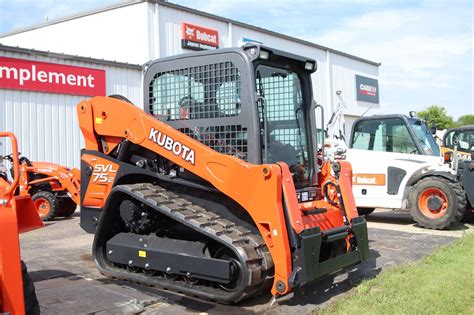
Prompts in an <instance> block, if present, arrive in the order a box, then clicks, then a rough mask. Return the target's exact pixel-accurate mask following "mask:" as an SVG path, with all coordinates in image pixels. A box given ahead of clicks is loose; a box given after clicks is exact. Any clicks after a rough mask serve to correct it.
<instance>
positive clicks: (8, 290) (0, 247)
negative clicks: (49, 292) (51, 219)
mask: <svg viewBox="0 0 474 315" xmlns="http://www.w3.org/2000/svg"><path fill="white" fill-rule="evenodd" d="M6 138H9V139H10V143H11V147H12V155H11V156H12V158H11V161H12V164H13V180H12V181H9V180H8V177H7V174H6V172H5V168H4V167H3V166H2V162H3V156H0V313H1V314H3V313H7V314H12V315H16V314H18V315H21V314H25V313H26V314H39V312H40V308H39V304H38V300H37V299H36V294H35V288H34V285H33V282H32V280H31V278H30V277H29V275H28V272H27V269H26V265H25V264H24V262H23V261H21V258H20V240H19V234H20V233H24V232H28V231H31V230H34V229H37V228H41V227H43V222H42V221H41V219H40V218H39V216H38V213H37V212H36V209H35V208H34V205H33V201H32V200H31V197H30V195H27V194H24V195H18V194H15V191H16V190H17V188H18V182H19V178H20V175H19V174H20V171H19V168H20V163H19V159H18V146H17V140H16V138H15V136H14V135H13V134H12V133H9V132H0V141H3V140H5V139H6Z"/></svg>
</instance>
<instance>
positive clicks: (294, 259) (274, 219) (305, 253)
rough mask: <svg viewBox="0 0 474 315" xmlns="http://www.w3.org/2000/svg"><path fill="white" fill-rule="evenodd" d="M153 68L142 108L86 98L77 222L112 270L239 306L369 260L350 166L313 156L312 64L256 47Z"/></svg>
mask: <svg viewBox="0 0 474 315" xmlns="http://www.w3.org/2000/svg"><path fill="white" fill-rule="evenodd" d="M145 67H146V73H145V76H144V92H145V95H144V107H145V111H143V110H141V109H139V108H137V107H136V106H134V105H132V104H131V103H130V102H128V101H127V100H126V99H125V98H124V97H118V96H114V97H94V98H92V99H90V100H88V101H84V102H81V103H79V104H78V105H77V112H78V116H79V123H80V127H81V130H82V133H83V135H84V138H85V149H84V150H82V154H81V226H82V227H83V229H85V230H86V231H88V232H91V233H95V238H94V244H93V257H94V259H95V262H96V264H97V266H98V268H99V270H100V271H101V272H102V273H103V274H105V275H107V276H110V277H114V278H119V279H124V280H129V281H132V282H138V283H142V284H144V285H149V286H156V287H159V288H165V289H169V290H173V291H176V292H180V293H184V294H187V295H191V296H195V297H199V298H201V299H205V300H211V301H216V302H219V303H237V302H239V301H242V300H244V299H246V298H249V297H251V296H254V295H256V294H259V293H262V292H266V291H268V290H271V292H272V294H273V296H274V299H275V298H277V297H279V296H283V295H286V294H288V293H290V292H291V291H293V289H294V288H295V287H298V286H303V285H305V284H308V283H311V282H314V281H315V280H318V279H320V278H322V277H324V276H326V275H328V274H330V273H333V272H336V271H339V270H341V269H343V268H345V267H349V266H353V265H356V264H358V263H360V262H361V261H364V260H366V259H367V258H368V255H369V250H368V239H367V225H366V222H365V220H364V218H363V217H359V216H358V213H357V209H356V206H355V203H354V198H353V195H352V190H351V180H352V178H351V177H352V173H351V166H350V164H349V163H348V162H346V161H337V162H333V163H331V162H328V161H325V162H323V163H322V165H319V164H318V162H317V160H316V156H317V148H318V144H317V140H316V137H315V136H314V135H313V133H312V132H311V131H312V130H314V129H315V124H316V116H315V109H316V107H317V105H316V104H315V102H314V101H313V94H312V83H311V73H313V72H314V71H315V70H316V62H315V61H314V60H311V59H308V58H304V57H300V56H296V55H293V54H290V53H286V52H282V51H279V50H275V49H271V48H268V47H264V46H259V45H247V46H244V47H242V48H228V49H219V50H213V51H205V52H197V53H192V54H184V55H179V56H173V57H168V58H163V59H159V60H156V61H153V62H150V63H149V64H147V65H146V66H145Z"/></svg>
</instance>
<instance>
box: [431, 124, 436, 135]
mask: <svg viewBox="0 0 474 315" xmlns="http://www.w3.org/2000/svg"><path fill="white" fill-rule="evenodd" d="M430 131H431V134H432V135H435V134H436V124H435V123H434V122H432V123H431V128H430Z"/></svg>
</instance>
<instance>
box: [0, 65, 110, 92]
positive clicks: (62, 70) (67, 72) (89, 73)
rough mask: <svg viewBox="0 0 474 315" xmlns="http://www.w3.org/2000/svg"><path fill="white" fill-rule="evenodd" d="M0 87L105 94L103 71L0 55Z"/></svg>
mask: <svg viewBox="0 0 474 315" xmlns="http://www.w3.org/2000/svg"><path fill="white" fill-rule="evenodd" d="M0 89H13V90H25V91H38V92H46V93H57V94H73V95H86V96H103V95H105V70H99V69H91V68H83V67H74V66H68V65H62V64H57V63H47V62H38V61H33V60H25V59H14V58H6V57H0Z"/></svg>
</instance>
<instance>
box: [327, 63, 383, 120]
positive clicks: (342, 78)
mask: <svg viewBox="0 0 474 315" xmlns="http://www.w3.org/2000/svg"><path fill="white" fill-rule="evenodd" d="M331 68H332V72H333V91H332V93H333V99H334V104H337V103H338V102H341V101H342V102H343V104H344V105H345V110H344V112H345V114H347V115H353V116H360V115H362V114H363V113H364V112H365V111H367V110H368V111H367V115H374V114H377V113H378V112H379V110H380V104H374V103H368V102H361V101H357V90H356V82H355V75H356V74H358V75H362V76H365V77H369V78H374V79H377V77H378V75H379V70H378V67H376V66H373V65H369V64H366V63H363V62H360V61H357V60H354V59H351V58H347V57H344V56H339V55H335V54H332V55H331ZM336 91H341V92H342V93H341V95H336ZM379 96H380V94H379Z"/></svg>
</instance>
